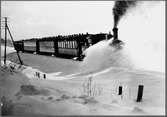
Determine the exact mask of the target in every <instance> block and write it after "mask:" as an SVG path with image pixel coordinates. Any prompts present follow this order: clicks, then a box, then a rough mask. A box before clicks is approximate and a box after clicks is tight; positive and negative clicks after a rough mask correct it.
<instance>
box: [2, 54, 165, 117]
mask: <svg viewBox="0 0 167 117" xmlns="http://www.w3.org/2000/svg"><path fill="white" fill-rule="evenodd" d="M21 58H22V59H23V62H24V63H25V64H26V65H28V66H25V67H24V69H23V68H22V69H20V70H18V71H20V72H21V73H22V74H23V76H24V77H22V76H19V78H16V77H18V76H17V75H18V73H14V74H15V75H14V76H13V75H10V74H9V76H10V77H8V78H7V79H8V80H12V81H10V83H13V82H14V84H16V83H17V84H19V85H17V86H16V87H17V88H8V90H14V92H15V93H14V92H13V93H11V95H12V96H9V97H11V98H12V99H15V101H14V102H15V105H14V112H13V114H15V115H17V114H22V115H25V114H30V113H32V114H46V115H164V114H165V74H164V73H161V72H153V71H147V70H136V69H131V68H126V67H108V66H107V67H102V68H103V69H99V70H98V69H97V70H96V71H91V70H90V71H89V72H88V71H87V70H86V71H83V69H79V68H80V67H81V66H82V64H81V62H78V61H73V60H68V59H61V58H55V57H49V56H42V55H32V54H25V53H21ZM16 59H17V56H16V54H15V53H12V54H9V55H8V60H11V61H13V62H15V60H16ZM7 63H8V62H7ZM10 65H12V64H10ZM16 66H17V65H16ZM45 69H46V70H45ZM68 70H69V71H68ZM36 72H39V73H40V76H41V77H40V78H38V77H36V76H35V73H36ZM19 74H20V73H19ZM43 74H46V79H44V78H43ZM11 77H12V78H11ZM26 77H27V78H26ZM17 79H22V80H17ZM90 80H91V86H90V87H91V88H89V86H88V84H89V83H90ZM15 82H16V83H15ZM27 85H32V86H35V91H36V90H37V91H39V92H40V93H38V94H33V92H34V90H30V89H31V88H28V89H27V90H23V89H22V88H21V86H27ZM138 85H144V93H143V100H142V102H136V99H137V92H138ZM2 86H4V85H2ZM119 86H123V95H122V96H119V95H118V87H119ZM5 87H10V86H9V84H8V85H5ZM90 89H91V90H90ZM29 90H30V92H31V94H29V93H28V92H29ZM20 105H21V106H20ZM21 107H22V108H23V110H24V111H22V112H21V111H19V108H21ZM71 107H72V108H71ZM31 108H33V109H31Z"/></svg>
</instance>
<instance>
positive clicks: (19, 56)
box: [6, 25, 23, 65]
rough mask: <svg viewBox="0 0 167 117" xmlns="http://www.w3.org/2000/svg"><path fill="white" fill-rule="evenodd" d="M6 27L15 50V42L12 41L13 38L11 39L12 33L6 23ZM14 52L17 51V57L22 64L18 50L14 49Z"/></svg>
mask: <svg viewBox="0 0 167 117" xmlns="http://www.w3.org/2000/svg"><path fill="white" fill-rule="evenodd" d="M6 27H7V29H8V32H9V35H10V38H11V40H12V43H13V46H14V49H15V50H16V48H15V43H14V40H13V37H12V34H11V32H10V30H9V27H8V25H6ZM16 53H17V56H18V58H19V61H20V64H21V65H23V61H22V60H21V57H20V55H19V52H18V51H17V50H16Z"/></svg>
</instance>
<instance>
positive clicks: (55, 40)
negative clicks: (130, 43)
mask: <svg viewBox="0 0 167 117" xmlns="http://www.w3.org/2000/svg"><path fill="white" fill-rule="evenodd" d="M111 37H113V36H112V35H111V34H110V33H99V34H88V33H87V34H79V35H69V36H57V37H50V38H49V37H48V38H42V39H28V40H20V41H15V42H14V45H15V49H16V51H22V52H29V53H35V54H43V55H52V56H57V57H68V58H74V57H76V58H77V59H78V60H82V59H83V57H84V55H83V54H82V53H83V51H84V50H85V49H86V48H88V47H89V46H91V45H94V44H95V43H97V42H99V41H101V40H104V39H109V38H111Z"/></svg>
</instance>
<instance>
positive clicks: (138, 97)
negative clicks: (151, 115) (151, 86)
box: [136, 85, 144, 102]
mask: <svg viewBox="0 0 167 117" xmlns="http://www.w3.org/2000/svg"><path fill="white" fill-rule="evenodd" d="M143 89H144V86H143V85H139V87H138V95H137V100H136V102H140V101H141V100H142V96H143Z"/></svg>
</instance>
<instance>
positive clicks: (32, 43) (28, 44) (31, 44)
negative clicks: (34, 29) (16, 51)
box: [23, 40, 37, 53]
mask: <svg viewBox="0 0 167 117" xmlns="http://www.w3.org/2000/svg"><path fill="white" fill-rule="evenodd" d="M36 43H37V40H24V41H23V46H24V48H23V49H24V52H32V53H33V52H37V46H36V45H37V44H36Z"/></svg>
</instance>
